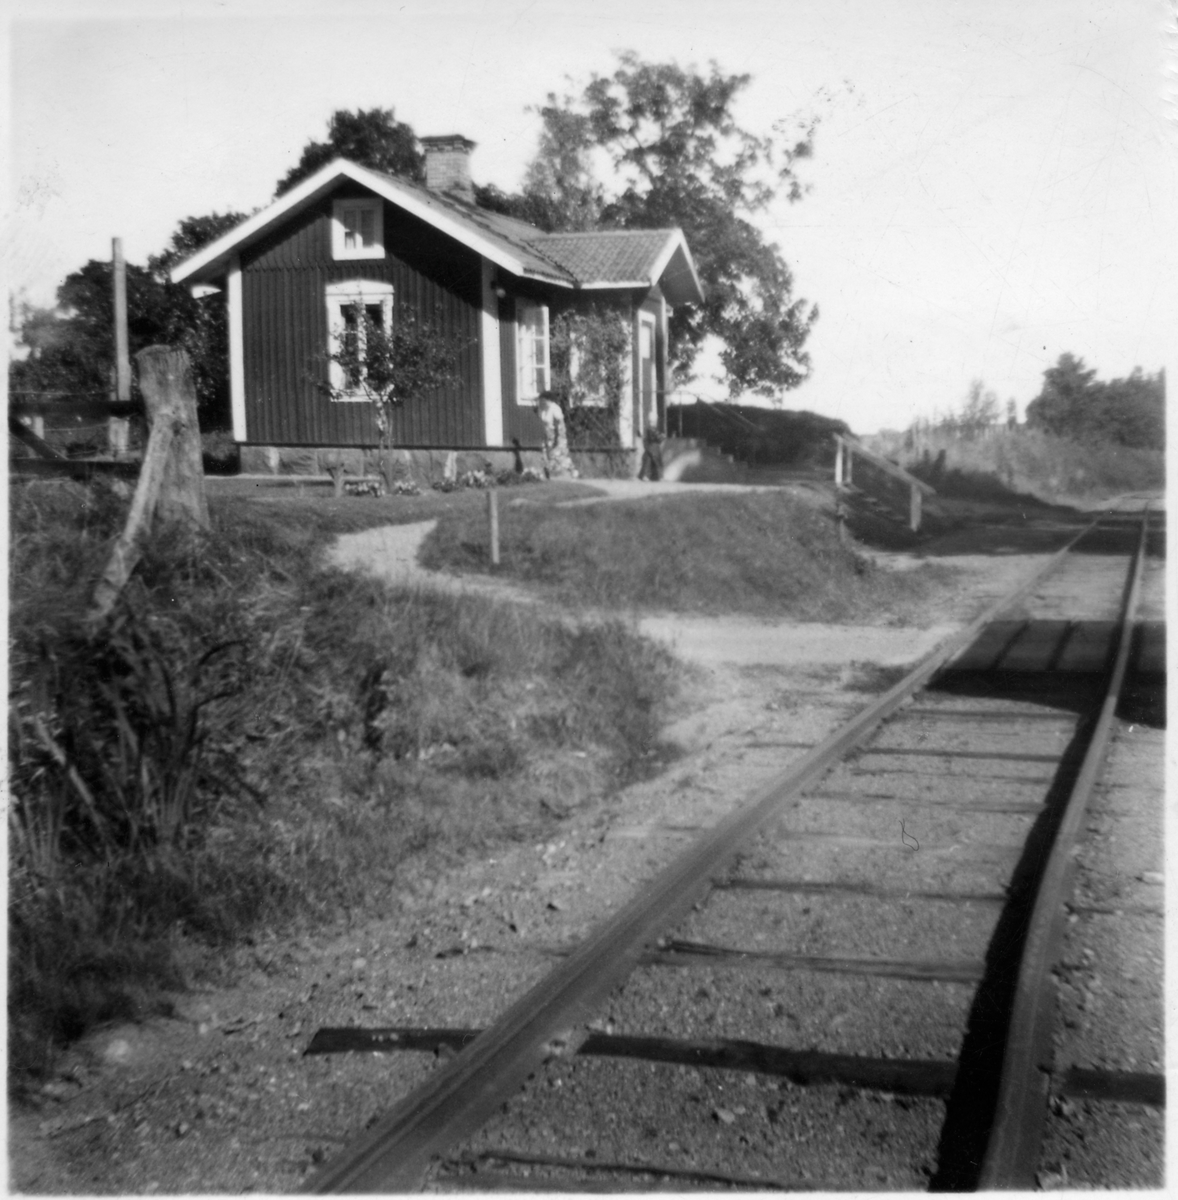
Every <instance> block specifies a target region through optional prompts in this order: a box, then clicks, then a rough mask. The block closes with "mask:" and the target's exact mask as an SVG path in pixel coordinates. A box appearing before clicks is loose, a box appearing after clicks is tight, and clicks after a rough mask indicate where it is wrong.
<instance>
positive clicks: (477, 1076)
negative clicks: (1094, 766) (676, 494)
mask: <svg viewBox="0 0 1178 1200" xmlns="http://www.w3.org/2000/svg"><path fill="white" fill-rule="evenodd" d="M1098 520H1099V518H1098V519H1097V520H1094V521H1092V522H1090V523H1089V524H1088V525H1086V526H1085V528H1084V529H1083V530H1081V531H1080V532H1079V533H1077V534H1076V535H1075V537H1073V538H1071V539H1070V540H1069V541H1068V542H1067V543H1066V545H1064V546H1063V547H1062V548H1061V549H1060V550H1058V551H1056V552H1055V553H1054V554H1053V555H1051V556H1050V557H1049V558H1048V559H1047V561H1046V562H1044V563H1042V564H1040V565H1039V566H1038V567H1037V568H1036V569H1035V570H1034V571H1032V572H1031V573H1030V574H1029V575H1028V577H1027V578H1026V579H1025V580H1024V581H1023V582H1022V583H1021V584H1020V585H1019V586H1018V587H1017V588H1015V589H1014V590H1013V591H1012V592H1010V593H1009V594H1007V595H1005V596H1003V597H1001V598H1000V599H999V600H997V601H995V602H994V603H993V604H991V605H990V606H989V607H988V608H987V609H986V610H985V611H984V612H983V613H982V614H981V615H980V616H978V617H976V618H975V619H974V620H973V621H971V622H970V623H969V624H968V625H967V626H966V627H965V628H964V629H962V630H961V631H959V632H958V633H957V634H956V635H954V636H952V637H950V638H949V639H947V640H946V641H945V642H944V643H942V645H941V646H939V647H938V648H936V649H934V650H933V651H931V652H930V653H929V654H928V655H926V656H925V658H924V659H922V660H921V661H920V663H918V664H917V666H916V667H915V668H914V669H913V670H912V671H910V672H909V673H908V675H906V676H905V677H904V678H903V679H902V680H900V681H899V682H898V683H896V684H895V685H893V686H892V687H891V688H890V689H888V691H886V692H885V693H884V694H883V695H882V696H880V697H879V698H878V699H877V700H875V701H874V702H873V703H871V704H870V705H868V706H867V707H866V708H864V709H862V710H861V711H860V712H859V713H858V714H856V715H855V716H854V717H852V718H851V719H850V720H849V721H847V722H846V723H845V724H844V725H843V726H842V727H841V728H839V729H838V730H836V731H835V733H833V734H832V735H831V736H830V737H828V738H826V739H825V740H824V741H823V742H821V743H820V744H819V745H817V746H815V747H814V748H813V749H812V750H811V751H809V752H808V753H807V754H805V755H804V756H803V757H802V758H801V759H800V760H799V761H798V762H797V763H796V764H794V765H793V766H792V767H790V768H789V769H788V770H787V771H785V772H784V773H783V774H782V775H781V776H779V777H778V778H777V779H776V780H774V781H772V782H771V783H769V784H767V785H765V786H763V787H762V788H761V789H759V790H758V791H757V792H755V793H754V794H753V795H752V796H751V797H750V799H749V800H748V801H746V802H745V803H744V804H743V805H741V806H740V807H738V808H736V809H734V810H733V811H732V812H731V813H729V814H728V815H727V816H726V817H724V818H722V819H721V820H720V821H719V822H718V823H717V824H716V825H715V826H713V827H711V828H710V829H709V830H707V831H706V832H705V833H704V834H702V835H701V836H700V837H699V838H698V839H697V840H696V841H695V842H694V843H693V844H692V845H691V846H690V847H689V848H688V849H687V850H686V851H685V852H684V853H683V854H682V855H680V856H679V857H678V858H677V859H675V860H674V861H672V862H671V863H670V864H668V866H666V867H665V868H664V869H663V870H662V871H661V872H659V874H658V875H656V876H655V878H654V879H653V880H651V881H649V882H648V883H647V884H646V885H645V886H644V887H643V888H642V889H641V890H640V891H639V892H638V893H637V894H636V895H635V896H633V897H632V898H631V899H630V900H629V901H627V902H626V903H625V904H624V905H623V906H622V907H621V908H620V909H619V910H618V911H617V912H616V913H615V914H614V915H613V916H611V917H609V918H607V919H606V920H605V921H604V922H603V923H602V924H601V925H600V926H598V927H597V929H596V930H594V931H593V932H592V933H591V934H590V935H589V936H588V937H587V938H586V939H585V941H583V942H582V943H581V944H580V945H579V946H578V947H577V948H576V949H575V950H574V951H573V953H572V954H570V955H569V957H568V958H566V959H565V960H564V962H563V963H561V965H560V966H559V967H557V968H556V969H555V970H553V971H552V972H551V973H550V974H548V975H547V976H545V977H544V978H543V979H542V980H540V982H539V983H538V984H536V985H535V986H534V987H533V988H531V989H530V990H529V991H528V992H527V993H525V995H523V996H522V997H521V998H520V999H518V1000H517V1001H516V1002H515V1003H514V1004H512V1005H511V1006H510V1007H509V1008H508V1009H507V1010H506V1011H505V1012H504V1013H503V1014H502V1016H500V1017H499V1018H498V1019H497V1020H496V1021H495V1022H494V1023H493V1024H492V1025H491V1026H489V1027H488V1028H487V1029H486V1030H485V1031H484V1032H483V1033H482V1034H481V1035H480V1036H479V1037H478V1038H477V1039H476V1040H475V1041H474V1042H473V1043H472V1044H471V1045H470V1046H468V1047H467V1048H466V1049H465V1050H464V1051H463V1052H462V1053H460V1054H458V1055H456V1056H455V1057H454V1058H453V1059H451V1060H450V1061H449V1062H448V1063H447V1064H446V1065H445V1066H443V1067H441V1068H439V1069H438V1070H437V1071H435V1072H434V1073H433V1074H432V1075H431V1076H430V1077H429V1079H427V1080H426V1081H425V1082H424V1083H423V1084H421V1085H420V1086H419V1087H417V1088H416V1089H414V1090H413V1091H412V1092H410V1093H409V1094H408V1095H406V1096H405V1097H403V1098H402V1099H401V1100H400V1101H399V1102H398V1103H397V1104H396V1105H395V1106H394V1107H393V1108H392V1109H391V1110H390V1111H389V1112H388V1113H387V1114H386V1115H385V1116H384V1117H383V1118H381V1119H380V1120H378V1121H377V1122H376V1124H375V1125H373V1126H372V1127H371V1128H370V1129H369V1130H368V1131H367V1132H366V1133H364V1134H363V1135H361V1136H360V1137H359V1138H357V1139H356V1141H355V1142H353V1143H352V1144H351V1145H350V1146H348V1147H346V1148H345V1149H344V1151H343V1152H342V1153H341V1154H340V1155H339V1156H337V1157H336V1158H335V1159H333V1160H332V1161H331V1162H329V1163H328V1164H327V1165H326V1166H325V1167H324V1168H323V1169H321V1170H320V1171H319V1172H317V1173H316V1174H315V1175H314V1176H312V1177H311V1178H310V1179H308V1180H307V1182H306V1183H305V1184H304V1186H303V1188H302V1189H301V1190H303V1191H304V1192H313V1193H321V1194H322V1193H329V1192H404V1191H411V1190H414V1189H415V1188H417V1187H419V1186H420V1184H421V1181H422V1177H423V1175H424V1172H425V1171H426V1169H427V1167H428V1166H429V1163H430V1159H431V1158H432V1157H433V1156H435V1155H439V1154H441V1153H443V1152H444V1151H445V1150H446V1149H448V1148H449V1147H450V1146H451V1145H452V1144H453V1143H454V1142H455V1141H457V1140H459V1139H461V1138H463V1137H466V1136H468V1135H470V1134H471V1133H473V1132H474V1131H475V1130H477V1129H478V1128H479V1127H480V1126H481V1125H482V1124H483V1123H484V1122H485V1121H486V1120H487V1119H488V1118H489V1117H490V1116H491V1115H492V1114H493V1113H494V1112H495V1111H496V1110H497V1109H498V1108H499V1106H500V1105H501V1104H502V1103H503V1102H504V1100H505V1099H507V1098H508V1097H509V1096H510V1095H511V1094H512V1093H513V1092H514V1091H515V1090H516V1089H517V1088H518V1087H520V1086H521V1085H522V1084H523V1083H524V1081H525V1080H526V1079H527V1078H528V1076H529V1075H530V1074H532V1073H533V1072H534V1071H536V1070H537V1069H538V1068H539V1067H540V1066H541V1065H542V1064H543V1063H544V1062H545V1061H546V1060H547V1059H549V1058H553V1057H557V1056H563V1055H567V1054H574V1053H576V1051H577V1049H578V1048H579V1046H580V1044H581V1042H583V1041H584V1040H585V1038H586V1037H587V1036H588V1032H589V1031H588V1030H587V1028H585V1023H586V1022H587V1021H588V1020H589V1019H590V1018H591V1017H592V1015H593V1013H594V1011H595V1008H596V1007H597V1006H598V1005H599V1004H600V1003H601V1002H603V1001H604V1000H605V999H606V998H607V997H608V996H609V994H610V993H611V992H612V990H613V989H614V987H615V986H616V985H617V984H618V983H619V982H621V981H622V980H623V979H625V978H626V977H627V976H628V975H629V974H630V972H631V971H632V970H633V969H634V967H635V965H636V964H637V962H638V960H639V958H640V956H641V955H642V953H643V951H644V950H645V949H646V948H647V947H648V946H649V945H650V944H651V943H652V942H654V941H655V940H656V939H657V938H658V936H659V935H660V934H661V933H662V932H663V931H664V930H665V929H667V928H668V927H669V926H671V925H672V924H673V923H674V922H675V921H676V920H677V919H678V918H679V917H681V916H682V915H683V914H684V913H686V911H687V910H688V909H689V908H690V906H691V905H692V904H693V903H694V902H695V901H696V900H697V899H698V898H699V896H700V895H701V894H702V893H704V892H705V891H706V890H707V889H708V888H709V887H710V885H711V879H712V876H714V875H715V874H716V873H717V872H718V871H719V870H720V869H721V868H722V867H723V866H724V864H725V863H727V861H728V860H729V859H730V858H731V857H732V856H733V855H734V854H735V853H736V851H737V850H738V849H739V848H740V846H741V845H742V844H743V843H744V842H745V841H746V840H747V839H748V838H749V837H750V836H752V834H753V833H755V832H756V831H757V830H758V829H759V828H760V827H761V826H762V825H764V824H765V823H766V822H768V821H769V820H770V819H771V818H772V817H774V816H777V815H778V814H779V813H780V811H781V810H782V808H783V806H784V805H785V804H786V802H788V801H789V800H791V799H792V798H794V797H795V796H796V795H797V794H798V793H799V792H801V791H802V790H803V789H804V788H805V787H806V786H807V785H809V784H811V783H814V782H815V781H816V780H818V779H819V778H821V776H822V775H823V774H825V772H826V771H828V770H829V769H830V767H831V766H833V765H834V764H835V763H836V762H838V761H839V760H840V759H841V758H842V757H843V756H844V755H845V754H846V753H847V752H848V751H849V750H851V749H852V748H853V747H854V746H856V745H858V744H859V743H860V742H862V741H863V739H864V738H866V737H867V736H868V735H869V734H870V733H871V732H872V731H873V730H874V729H875V728H876V726H877V725H879V723H880V722H881V721H883V720H885V719H886V718H887V717H889V716H890V715H891V714H892V713H893V712H894V711H896V709H898V708H899V707H900V706H901V705H902V704H903V703H904V702H905V701H906V700H907V699H908V698H909V697H910V696H911V695H912V694H913V693H914V692H915V691H917V690H918V689H919V688H920V687H922V686H923V685H924V684H925V683H927V682H928V680H929V679H931V678H932V676H933V675H934V674H935V673H936V672H937V671H938V670H939V669H940V668H941V667H942V666H944V665H945V664H946V663H947V662H949V660H950V659H952V658H953V657H954V656H955V655H956V654H958V653H960V651H961V650H963V649H964V648H965V647H966V646H968V645H969V644H970V642H971V641H972V640H973V639H974V638H975V637H976V636H977V635H978V633H979V632H980V631H981V629H982V628H984V626H985V625H986V624H987V623H988V622H989V621H991V620H992V619H993V618H994V617H995V616H996V615H997V614H998V613H1000V612H1002V611H1003V610H1005V609H1006V608H1009V607H1010V606H1011V605H1014V604H1017V603H1018V602H1019V601H1021V600H1022V599H1024V598H1025V597H1026V596H1027V595H1028V594H1029V593H1030V592H1031V591H1032V590H1033V589H1034V587H1035V586H1036V585H1037V584H1038V583H1039V582H1040V580H1042V579H1043V578H1044V577H1045V576H1047V575H1048V574H1049V573H1050V572H1051V571H1053V570H1054V569H1055V568H1056V567H1057V566H1058V565H1059V563H1060V562H1061V561H1062V560H1063V559H1064V557H1065V556H1066V555H1067V554H1068V552H1069V551H1070V550H1071V549H1072V547H1073V546H1074V545H1075V544H1076V542H1078V541H1079V540H1080V538H1082V537H1083V536H1084V535H1085V534H1086V533H1088V532H1089V531H1090V530H1091V529H1092V528H1094V527H1095V525H1096V524H1097V523H1098Z"/></svg>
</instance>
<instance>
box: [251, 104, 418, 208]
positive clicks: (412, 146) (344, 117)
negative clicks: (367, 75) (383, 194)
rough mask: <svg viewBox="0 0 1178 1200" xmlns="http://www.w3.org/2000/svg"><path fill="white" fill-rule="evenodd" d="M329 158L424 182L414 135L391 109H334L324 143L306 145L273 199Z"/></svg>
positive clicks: (324, 164) (324, 163)
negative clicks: (348, 161)
mask: <svg viewBox="0 0 1178 1200" xmlns="http://www.w3.org/2000/svg"><path fill="white" fill-rule="evenodd" d="M333 158H347V159H350V160H351V161H352V162H355V163H359V164H360V165H361V166H365V167H371V168H372V169H373V170H374V171H384V172H386V173H387V174H389V175H402V176H404V177H405V178H406V179H412V180H413V181H414V182H416V183H424V182H425V156H424V155H423V154H422V152H421V151H420V150H419V149H418V147H417V135H416V134H415V133H414V132H413V130H412V128H411V127H410V126H408V125H406V124H405V123H404V122H403V121H398V120H397V119H396V116H395V114H394V111H393V109H391V108H370V109H363V108H360V109H357V110H356V111H355V112H349V111H348V110H347V109H337V110H336V111H335V112H334V113H332V114H331V120H330V121H329V122H328V123H327V141H325V142H314V141H312V142H308V143H307V144H306V145H305V146H304V147H303V153H302V156H301V157H300V158H299V161H298V162H297V163H296V164H295V165H294V166H293V167H291V169H290V170H289V171H287V173H286V174H285V175H284V176H283V178H282V179H280V180H279V181H278V186H277V188H276V189H275V192H274V195H275V198H277V197H278V196H281V195H283V194H284V193H285V192H289V191H290V189H291V188H292V187H294V186H295V184H297V183H301V182H302V181H303V180H304V179H306V178H307V177H308V176H310V175H314V174H315V172H316V171H318V170H319V168H320V167H324V166H326V165H327V164H328V163H329V162H331V160H332V159H333Z"/></svg>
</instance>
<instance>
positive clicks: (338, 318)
mask: <svg viewBox="0 0 1178 1200" xmlns="http://www.w3.org/2000/svg"><path fill="white" fill-rule="evenodd" d="M326 300H327V352H328V353H329V354H336V353H338V351H339V346H340V338H341V337H342V335H343V332H344V328H345V319H344V310H345V309H347V308H352V307H353V306H355V305H359V306H360V307H361V308H367V307H368V306H369V305H373V304H379V305H380V308H381V320H382V322H383V324H384V327H385V329H386V330H390V331H391V330H392V328H393V285H392V284H391V283H387V282H385V281H384V280H381V279H345V280H342V281H341V282H340V283H329V284H328V285H327V290H326ZM328 368H329V375H330V380H331V391H332V399H333V400H336V401H365V400H367V399H368V393H367V392H365V391H364V389H363V388H362V387H361V388H348V387H347V381H346V380H345V379H344V369H343V367H341V366H340V364H339V363H337V362H331V363H329V364H328Z"/></svg>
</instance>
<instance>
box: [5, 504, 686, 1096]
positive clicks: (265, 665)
mask: <svg viewBox="0 0 1178 1200" xmlns="http://www.w3.org/2000/svg"><path fill="white" fill-rule="evenodd" d="M471 502H473V504H472V503H471ZM396 503H397V502H396V501H371V502H369V501H351V502H348V501H340V502H338V503H335V504H333V503H331V502H323V501H320V503H319V504H318V505H315V504H312V503H309V502H307V501H306V500H304V499H302V498H298V497H289V498H283V499H278V500H275V499H268V500H266V501H261V500H243V499H241V498H235V499H233V500H232V501H231V502H220V503H218V502H217V501H215V500H214V501H213V503H212V504H211V508H212V513H213V522H214V529H213V533H212V535H211V536H210V537H208V538H207V539H206V540H204V541H203V542H202V543H201V544H199V545H197V546H195V547H193V546H191V545H184V544H179V543H171V542H168V541H166V540H159V539H157V540H156V541H154V542H153V543H152V544H151V545H150V546H149V547H148V551H147V554H146V556H145V559H144V562H143V564H142V567H141V570H140V573H139V575H138V577H137V580H136V582H135V584H134V586H133V587H132V589H131V590H130V592H129V594H128V596H127V599H126V601H125V602H124V603H123V604H122V605H121V608H120V611H119V615H118V618H117V620H116V621H115V622H114V623H113V624H112V626H111V628H110V629H109V631H108V632H107V633H106V634H105V635H104V636H103V637H101V638H99V639H94V640H92V639H87V638H86V637H84V636H82V634H81V633H80V631H79V624H78V621H79V616H80V614H81V613H82V612H83V611H84V607H85V604H86V600H87V598H88V591H89V586H90V584H91V582H92V580H93V579H94V577H95V574H96V572H97V571H98V570H99V569H100V568H101V566H102V564H103V562H104V560H105V554H106V550H107V546H108V544H109V539H110V538H111V537H112V536H113V535H114V534H115V533H116V532H117V531H118V529H119V528H120V527H121V523H122V519H123V514H124V509H125V505H126V501H125V499H120V498H119V497H117V496H115V495H113V494H112V493H111V492H110V491H108V490H106V489H103V488H101V487H99V488H96V489H95V488H88V487H84V486H81V485H77V484H70V483H58V482H55V483H37V482H35V483H29V484H23V485H17V486H15V487H14V488H13V492H12V504H11V526H12V541H11V563H10V568H11V579H12V581H13V582H12V598H11V610H10V611H11V620H10V661H11V680H10V683H11V694H10V739H9V744H10V764H9V767H10V779H11V782H12V790H13V798H14V802H13V804H12V805H11V807H10V824H9V833H10V838H9V848H10V875H9V879H10V887H9V929H10V940H9V1048H10V1065H11V1067H12V1068H13V1070H14V1071H15V1072H16V1073H21V1072H28V1071H35V1070H37V1069H39V1068H41V1067H43V1066H44V1065H46V1064H47V1063H48V1062H49V1061H50V1058H51V1055H52V1053H53V1051H54V1048H55V1047H56V1046H58V1045H60V1044H61V1043H62V1042H63V1041H65V1040H67V1039H69V1038H72V1037H76V1036H78V1035H79V1034H81V1033H83V1032H84V1031H85V1030H86V1029H87V1028H89V1027H90V1026H92V1025H93V1024H94V1023H95V1022H98V1021H102V1020H106V1019H111V1018H116V1017H123V1016H130V1015H133V1014H136V1013H141V1012H143V1011H144V1010H145V1009H149V1008H150V1007H151V1006H152V1005H158V1004H160V1003H164V1002H165V999H164V997H165V993H166V990H167V989H170V988H175V987H179V986H182V985H183V984H184V983H185V982H186V981H188V980H189V979H190V978H191V977H192V973H193V972H194V971H196V972H198V973H199V972H215V970H216V969H217V961H218V959H219V958H223V956H224V952H225V951H226V950H227V949H230V948H232V947H233V946H234V945H236V944H239V943H241V942H242V941H243V940H245V939H247V938H249V937H251V936H255V935H258V934H259V933H264V932H267V931H276V930H279V929H281V928H282V927H284V926H285V925H287V924H289V923H290V922H291V921H296V920H300V919H302V920H309V919H315V920H316V921H318V922H331V921H333V920H335V919H337V918H339V917H341V916H344V915H346V914H347V913H348V912H350V911H351V910H353V909H355V908H357V907H359V906H362V905H364V904H365V903H369V902H371V901H372V900H373V899H374V898H376V897H377V896H379V895H381V894H382V893H387V890H388V887H389V885H390V884H392V883H394V882H396V880H397V879H398V878H399V877H400V873H401V872H403V871H404V870H405V869H407V868H408V866H409V862H408V860H410V859H413V858H415V859H417V860H418V861H419V862H428V861H436V859H437V858H438V857H439V856H441V857H448V856H451V855H457V854H458V853H470V852H471V851H476V852H477V850H478V849H479V848H480V847H489V846H492V845H494V844H496V843H500V842H502V841H504V840H505V839H511V838H514V837H521V836H525V835H527V834H529V833H532V832H535V831H538V830H540V829H541V828H542V827H543V826H544V825H545V824H547V823H549V822H551V821H552V820H554V819H556V818H557V817H559V816H560V815H561V814H562V813H563V812H565V811H566V810H567V809H568V808H570V807H572V806H574V805H576V804H577V803H579V802H584V801H586V800H588V799H591V798H595V797H599V796H601V795H602V794H604V793H605V792H607V791H608V790H609V789H611V788H612V787H614V786H616V785H617V784H618V782H619V781H621V780H624V779H626V778H628V777H630V776H632V775H633V774H635V773H636V772H639V771H642V770H644V769H645V767H646V765H647V764H648V763H649V762H650V761H651V759H652V757H657V755H658V753H659V745H658V730H659V728H660V726H661V722H662V708H663V705H664V703H665V701H666V699H667V697H668V695H669V692H670V690H671V688H672V686H673V682H674V675H673V667H672V663H671V660H670V658H669V656H668V655H666V654H665V653H664V652H662V651H660V650H659V649H657V648H656V647H654V646H652V645H651V644H649V643H647V642H643V641H641V640H639V639H637V638H635V637H634V636H633V635H632V634H631V633H630V632H628V631H627V630H626V629H625V628H623V627H621V626H619V625H610V624H594V625H592V626H588V627H585V628H574V627H570V626H568V625H566V624H564V623H561V622H546V621H544V620H542V619H538V618H537V616H536V614H535V613H533V612H529V613H527V614H522V613H521V612H520V611H519V610H518V609H516V608H514V607H511V606H504V605H497V604H495V603H492V602H490V601H487V600H485V599H482V598H479V597H452V596H443V595H435V594H428V593H419V592H415V591H406V590H402V591H394V590H390V589H388V588H386V587H385V586H383V585H381V584H380V583H378V582H376V581H371V580H365V579H362V578H357V577H354V576H350V575H345V574H343V573H340V572H335V571H329V570H324V569H321V567H320V566H319V551H320V549H321V548H322V547H323V545H324V544H325V542H326V541H327V540H328V539H329V538H330V537H331V536H332V535H333V534H334V533H335V532H336V530H337V529H338V528H339V527H340V526H341V525H343V526H345V527H347V526H355V525H357V524H359V525H363V524H374V523H378V522H379V521H381V520H386V521H387V520H388V519H389V515H390V513H392V512H394V511H396V510H394V509H393V508H392V507H391V506H392V505H394V504H396ZM413 503H414V504H418V503H420V502H419V501H414V502H413ZM438 503H439V504H447V505H455V506H457V507H459V508H460V507H461V506H462V504H464V503H465V504H466V506H467V507H472V506H473V505H478V506H479V508H480V509H481V504H480V503H479V498H478V497H474V496H471V497H444V498H438ZM382 506H383V507H382ZM210 951H215V952H216V953H210Z"/></svg>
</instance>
